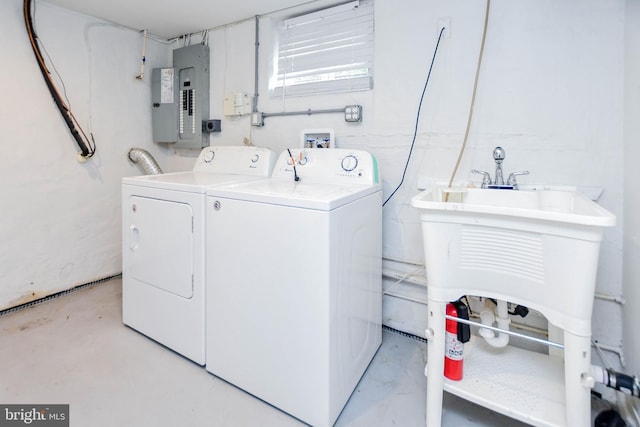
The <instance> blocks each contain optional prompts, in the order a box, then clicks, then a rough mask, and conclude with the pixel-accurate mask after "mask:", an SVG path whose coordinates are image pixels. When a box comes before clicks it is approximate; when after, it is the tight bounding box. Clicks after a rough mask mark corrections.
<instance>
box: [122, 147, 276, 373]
mask: <svg viewBox="0 0 640 427" xmlns="http://www.w3.org/2000/svg"><path fill="white" fill-rule="evenodd" d="M275 159H276V154H275V153H274V152H272V151H271V150H269V149H266V148H260V147H244V146H233V147H207V148H205V149H203V150H202V152H201V153H200V156H199V157H198V159H197V160H196V164H195V167H194V168H193V171H190V172H179V173H167V174H160V175H146V176H137V177H130V178H123V180H122V227H123V230H122V320H123V322H124V323H125V324H126V325H128V326H130V327H132V328H133V329H136V330H137V331H139V332H142V333H143V334H145V335H146V336H148V337H149V338H152V339H154V340H156V341H157V342H159V343H161V344H163V345H165V346H167V347H169V348H170V349H172V350H174V351H176V352H177V353H180V354H182V355H183V356H185V357H187V358H189V359H191V360H193V361H194V362H196V363H199V364H201V365H204V363H205V345H204V340H205V335H204V322H205V311H204V309H205V297H204V295H205V288H204V280H205V277H204V275H205V266H204V252H205V188H206V187H207V186H209V185H214V186H215V185H221V184H228V183H232V182H243V181H250V180H256V179H264V178H266V177H268V176H269V175H270V174H271V171H272V170H273V166H274V163H275ZM213 244H216V245H217V244H220V242H214V243H213ZM222 244H224V242H222Z"/></svg>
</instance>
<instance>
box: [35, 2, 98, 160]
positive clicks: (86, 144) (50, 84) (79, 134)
mask: <svg viewBox="0 0 640 427" xmlns="http://www.w3.org/2000/svg"><path fill="white" fill-rule="evenodd" d="M23 6H24V22H25V26H26V28H27V34H28V36H29V42H30V43H31V47H32V48H33V54H34V55H35V57H36V61H37V62H38V66H39V67H40V72H42V77H43V78H44V81H45V83H46V84H47V88H48V89H49V92H50V93H51V96H52V97H53V101H54V102H55V104H56V106H57V107H58V110H59V111H60V114H61V115H62V118H63V120H64V122H65V123H66V125H67V127H68V128H69V131H70V132H71V135H72V136H73V138H74V139H75V140H76V143H77V144H78V147H79V148H80V153H79V156H80V157H79V159H80V160H81V161H85V160H87V159H89V158H91V157H92V156H93V155H94V154H95V152H96V146H95V142H94V141H93V135H92V136H91V139H89V138H88V137H87V135H86V134H85V132H84V131H83V130H82V127H81V126H80V124H79V123H78V121H77V119H76V118H75V116H74V115H73V112H72V111H71V109H70V108H69V106H68V105H67V104H66V103H65V102H64V99H63V98H62V96H61V95H60V92H59V91H58V89H57V88H56V85H55V83H54V81H53V79H52V77H51V73H50V72H49V70H48V69H47V65H46V64H45V61H44V58H43V57H42V53H41V51H40V46H39V45H38V40H37V39H38V36H37V34H36V32H35V29H34V27H33V19H32V16H31V0H24V4H23Z"/></svg>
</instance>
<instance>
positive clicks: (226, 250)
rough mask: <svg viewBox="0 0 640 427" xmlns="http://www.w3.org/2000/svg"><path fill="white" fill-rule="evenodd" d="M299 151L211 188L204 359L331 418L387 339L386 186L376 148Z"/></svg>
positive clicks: (303, 410)
mask: <svg viewBox="0 0 640 427" xmlns="http://www.w3.org/2000/svg"><path fill="white" fill-rule="evenodd" d="M291 151H292V156H291V157H290V156H289V153H288V152H287V151H285V152H283V153H282V154H281V155H280V157H279V159H278V161H277V162H276V166H275V168H274V172H273V176H272V178H270V179H267V180H261V181H255V182H247V183H237V184H230V185H226V186H219V187H216V188H209V189H208V190H207V207H206V211H207V224H208V225H207V244H208V245H209V247H208V251H207V256H206V271H207V280H206V281H207V322H206V325H207V326H206V335H207V339H206V342H207V362H206V369H207V370H208V371H209V372H211V373H213V374H214V375H216V376H219V377H221V378H223V379H224V380H226V381H228V382H230V383H232V384H234V385H236V386H237V387H239V388H241V389H243V390H245V391H247V392H249V393H251V394H253V395H255V396H257V397H258V398H260V399H262V400H264V401H266V402H268V403H270V404H272V405H274V406H275V407H277V408H279V409H281V410H283V411H285V412H287V413H289V414H291V415H293V416H294V417H296V418H299V419H300V420H302V421H304V422H306V423H308V424H311V425H314V426H331V425H333V423H334V422H335V420H336V419H337V417H338V416H339V414H340V412H341V411H342V408H343V407H344V405H345V404H346V402H347V400H348V399H349V396H350V395H351V393H352V392H353V390H354V389H355V387H356V385H357V383H358V381H359V380H360V378H361V376H362V374H363V373H364V371H365V369H366V368H367V366H368V365H369V363H370V361H371V359H372V358H373V356H374V354H375V352H376V351H377V349H378V347H379V346H380V344H381V341H382V329H381V323H382V319H381V304H382V303H381V291H382V289H381V286H382V285H381V281H382V279H381V264H382V261H381V260H382V195H381V186H380V184H379V180H378V170H377V164H376V161H375V158H374V157H373V156H372V155H371V154H369V153H366V152H363V151H355V150H343V149H331V150H326V149H307V150H304V149H296V150H291ZM292 158H293V160H292ZM294 165H295V171H294ZM296 175H297V176H298V177H299V180H298V181H296V180H295V176H296ZM215 242H225V245H215Z"/></svg>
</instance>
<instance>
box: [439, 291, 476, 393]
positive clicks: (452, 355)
mask: <svg viewBox="0 0 640 427" xmlns="http://www.w3.org/2000/svg"><path fill="white" fill-rule="evenodd" d="M446 312H447V316H451V317H457V318H459V319H466V320H469V309H468V308H467V305H466V304H465V303H463V302H462V301H461V300H458V301H454V302H450V303H449V304H447V311H446ZM445 329H446V332H445V350H444V376H445V377H447V378H449V379H450V380H454V381H460V380H461V379H462V370H463V363H464V358H463V355H464V343H466V342H467V341H469V339H470V338H471V328H470V327H469V325H467V324H464V323H460V322H456V321H455V320H450V319H447V321H446V328H445Z"/></svg>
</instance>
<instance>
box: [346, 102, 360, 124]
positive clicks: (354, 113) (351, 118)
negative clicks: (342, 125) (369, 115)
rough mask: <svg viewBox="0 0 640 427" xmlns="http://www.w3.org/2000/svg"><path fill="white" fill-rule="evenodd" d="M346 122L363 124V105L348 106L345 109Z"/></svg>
mask: <svg viewBox="0 0 640 427" xmlns="http://www.w3.org/2000/svg"><path fill="white" fill-rule="evenodd" d="M344 120H345V121H346V122H361V121H362V105H347V106H346V107H344Z"/></svg>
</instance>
